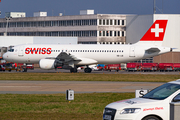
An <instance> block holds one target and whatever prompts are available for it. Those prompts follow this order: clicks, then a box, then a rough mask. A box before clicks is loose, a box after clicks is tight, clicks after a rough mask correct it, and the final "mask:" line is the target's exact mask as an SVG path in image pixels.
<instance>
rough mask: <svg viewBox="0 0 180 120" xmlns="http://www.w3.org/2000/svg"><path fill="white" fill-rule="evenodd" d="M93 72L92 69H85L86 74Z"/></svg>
mask: <svg viewBox="0 0 180 120" xmlns="http://www.w3.org/2000/svg"><path fill="white" fill-rule="evenodd" d="M91 71H92V69H91V68H85V69H84V72H85V73H91Z"/></svg>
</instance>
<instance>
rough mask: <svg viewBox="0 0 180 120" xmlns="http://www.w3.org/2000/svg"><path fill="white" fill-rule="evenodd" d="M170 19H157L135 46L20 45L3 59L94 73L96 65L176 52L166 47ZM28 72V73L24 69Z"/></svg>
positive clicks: (49, 67)
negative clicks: (92, 67) (166, 34)
mask: <svg viewBox="0 0 180 120" xmlns="http://www.w3.org/2000/svg"><path fill="white" fill-rule="evenodd" d="M167 23H168V19H167V18H166V19H165V18H160V19H157V20H156V21H155V22H154V23H153V25H152V26H151V27H150V28H149V30H148V31H147V32H146V33H145V35H144V36H143V37H142V38H141V39H140V41H139V42H137V43H135V44H124V45H120V44H113V45H112V44H111V45H107V44H103V45H102V44H97V45H92V44H91V45H82V44H78V45H58V44H24V45H17V46H15V47H13V48H12V49H10V50H9V51H8V52H6V53H5V54H4V55H3V59H4V60H6V61H9V62H15V63H24V64H30V63H39V66H40V68H41V69H46V70H48V69H57V67H61V68H63V69H70V72H77V68H78V67H80V66H87V67H86V68H85V69H84V72H85V73H91V71H92V69H91V68H90V67H89V65H92V64H120V63H127V62H131V61H136V60H140V59H145V58H149V57H153V56H157V55H161V54H164V53H167V52H170V51H172V48H170V47H165V46H162V42H163V40H164V35H165V31H166V26H167ZM24 71H25V72H27V69H24Z"/></svg>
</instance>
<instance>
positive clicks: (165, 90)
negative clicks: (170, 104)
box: [142, 83, 180, 100]
mask: <svg viewBox="0 0 180 120" xmlns="http://www.w3.org/2000/svg"><path fill="white" fill-rule="evenodd" d="M179 89H180V85H179V84H172V83H166V84H164V85H161V86H159V87H157V88H155V89H153V90H152V91H150V92H149V93H147V94H145V95H144V96H143V97H142V98H148V99H155V100H164V99H166V98H167V97H169V96H170V95H171V94H173V93H174V92H176V91H177V90H179Z"/></svg>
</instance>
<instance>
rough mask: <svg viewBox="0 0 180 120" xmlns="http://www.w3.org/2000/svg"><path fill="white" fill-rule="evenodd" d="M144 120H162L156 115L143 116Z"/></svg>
mask: <svg viewBox="0 0 180 120" xmlns="http://www.w3.org/2000/svg"><path fill="white" fill-rule="evenodd" d="M142 120H160V119H159V118H158V117H156V116H148V117H145V118H143V119H142Z"/></svg>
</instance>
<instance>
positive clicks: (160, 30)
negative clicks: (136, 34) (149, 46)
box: [140, 20, 168, 41]
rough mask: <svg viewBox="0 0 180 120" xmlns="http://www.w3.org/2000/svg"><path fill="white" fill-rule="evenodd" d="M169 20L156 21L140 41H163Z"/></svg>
mask: <svg viewBox="0 0 180 120" xmlns="http://www.w3.org/2000/svg"><path fill="white" fill-rule="evenodd" d="M167 21H168V20H156V21H155V22H154V24H153V25H152V26H151V27H150V28H149V30H148V31H147V32H146V33H145V35H144V36H143V37H142V38H141V40H140V41H163V39H164V34H165V31H166V25H167Z"/></svg>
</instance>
